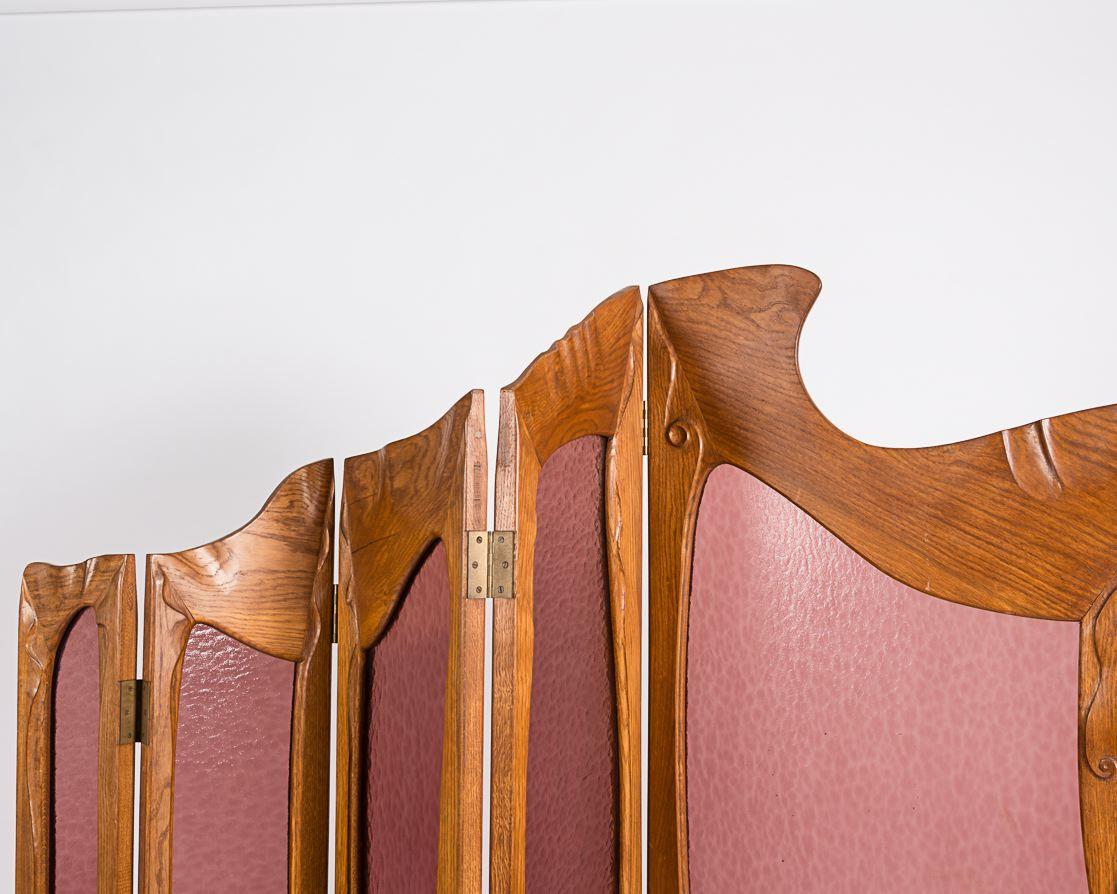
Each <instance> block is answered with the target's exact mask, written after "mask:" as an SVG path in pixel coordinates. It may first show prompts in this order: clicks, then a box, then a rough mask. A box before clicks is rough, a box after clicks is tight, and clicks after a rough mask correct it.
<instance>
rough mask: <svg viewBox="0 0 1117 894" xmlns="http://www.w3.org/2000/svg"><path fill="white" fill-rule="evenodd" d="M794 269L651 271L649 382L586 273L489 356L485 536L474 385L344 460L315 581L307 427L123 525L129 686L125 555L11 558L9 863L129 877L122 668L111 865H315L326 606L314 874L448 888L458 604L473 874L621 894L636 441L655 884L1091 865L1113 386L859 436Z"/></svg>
mask: <svg viewBox="0 0 1117 894" xmlns="http://www.w3.org/2000/svg"><path fill="white" fill-rule="evenodd" d="M819 288H820V285H819V281H818V279H817V278H816V277H815V276H814V275H813V274H811V273H809V272H807V271H805V270H801V269H799V268H794V267H755V268H743V269H739V270H731V271H724V272H721V273H713V274H706V275H703V276H697V277H689V278H686V279H681V280H675V281H672V282H668V283H663V284H660V285H658V286H654V287H653V288H652V289H651V297H650V299H649V320H650V332H649V350H648V355H649V370H648V385H649V401H648V409H649V412H647V413H644V412H643V409H644V404H643V399H642V394H643V369H642V361H643V344H642V339H643V307H642V304H641V301H640V297H639V293H638V291H637V290H636V289H635V288H630V289H626V290H623V291H621V292H618V293H617V294H615V295H614V296H612V297H611V298H609V299H608V300H606V301H605V302H603V303H602V304H601V305H600V306H598V307H597V308H596V309H595V310H594V311H593V312H592V313H591V314H590V315H589V316H588V317H586V319H585V320H583V321H582V322H581V323H580V324H578V325H577V326H575V327H574V328H572V329H571V330H570V331H569V332H568V333H567V334H566V336H565V337H564V338H562V339H560V340H559V341H558V342H556V343H555V344H554V345H553V346H552V347H551V348H550V349H549V350H548V351H546V352H545V353H543V354H541V355H540V356H539V357H538V358H537V359H536V360H535V361H534V362H533V363H532V364H531V365H530V366H529V367H528V368H527V370H526V371H525V372H524V373H523V375H521V376H520V378H519V379H517V380H516V381H515V382H514V383H513V384H511V385H509V386H508V387H506V388H504V389H503V390H502V391H501V397H500V418H499V437H498V444H497V456H496V480H495V482H494V483H495V520H494V522H493V530H488V529H487V528H488V520H487V480H486V477H487V448H486V443H485V429H484V406H483V403H484V402H483V396H482V394H481V393H480V392H477V391H474V392H470V393H468V394H466V395H465V396H464V397H463V398H462V399H461V400H459V401H458V402H457V403H456V404H455V405H454V406H453V407H452V408H451V409H450V410H449V412H447V413H446V414H445V415H444V416H443V417H442V418H441V419H440V420H438V421H437V422H436V423H435V424H434V425H432V426H431V427H430V428H428V429H426V430H425V431H423V432H421V433H419V434H417V435H414V436H412V437H409V438H405V439H403V440H400V441H396V442H394V443H392V444H389V445H388V446H386V447H384V448H382V449H380V450H378V451H376V452H374V453H368V454H364V455H361V456H356V457H351V458H349V459H347V460H346V462H345V469H344V476H343V483H344V488H343V493H342V511H341V523H340V535H339V536H340V543H341V548H340V550H339V584H338V586H337V587H334V586H333V583H332V582H333V549H332V546H333V466H332V462H331V461H323V462H319V463H314V464H312V465H309V466H306V467H304V468H302V469H299V470H298V471H296V472H294V473H293V474H291V475H290V476H288V478H286V479H285V480H284V481H283V482H282V483H281V484H280V486H279V487H278V488H277V489H276V491H275V493H274V494H273V495H272V496H271V498H269V500H268V501H267V503H266V504H265V506H264V508H263V509H262V510H261V512H260V513H259V515H257V516H256V518H254V519H253V520H252V521H251V522H249V523H248V524H247V525H246V526H245V527H243V528H242V529H240V530H239V531H237V532H235V533H233V534H230V535H229V536H227V537H224V538H222V539H220V540H217V541H214V542H213V543H210V544H208V545H206V546H203V547H198V548H196V549H191V550H185V551H182V552H178V553H173V554H166V555H154V556H149V557H148V566H147V593H146V603H145V626H144V630H145V638H144V671H145V673H144V678H145V679H144V680H143V681H142V687H140V686H139V685H137V683H136V681H133V680H131V677H132V675H133V673H134V669H135V574H134V571H135V570H134V561H133V559H132V557H130V556H105V557H100V558H98V559H92V560H90V561H88V562H86V563H85V564H84V565H76V566H69V567H66V568H55V567H53V566H47V565H31V566H28V569H27V571H26V572H25V575H24V581H23V591H22V597H21V602H20V640H19V702H18V727H17V737H18V748H17V752H18V756H17V761H18V767H17V773H18V777H17V782H18V784H17V840H16V855H17V860H16V865H17V870H16V873H17V884H16V888H17V891H19V892H21V894H22V892H33V894H47V892H51V891H56V892H67V891H73V890H80V891H87V890H91V889H92V887H93V886H94V879H95V880H96V881H95V884H96V887H97V890H99V891H101V892H105V894H107V892H110V891H111V892H125V891H128V890H129V889H130V886H131V854H132V840H131V831H130V830H131V816H132V794H133V793H132V761H133V752H132V748H131V745H130V742H131V740H132V738H134V732H132V731H130V729H129V727H130V721H135V720H137V719H138V717H137V715H138V714H139V713H140V710H141V708H140V705H141V701H140V700H139V698H138V697H137V695H136V694H137V693H138V692H140V691H142V692H143V693H144V699H143V714H144V715H145V719H144V722H143V723H141V724H139V727H140V730H141V732H142V740H143V745H144V752H143V756H142V761H141V764H142V766H141V771H142V772H141V797H140V817H141V824H140V828H141V836H140V838H141V840H140V851H139V866H140V890H141V891H143V892H145V894H148V892H169V891H172V890H174V891H176V892H179V894H182V892H191V891H238V892H240V891H245V892H248V891H268V892H270V891H275V890H282V889H283V888H284V887H286V888H287V890H289V891H296V892H319V891H323V890H325V888H326V877H327V859H328V855H327V832H328V830H327V816H328V806H329V805H328V800H327V799H328V779H327V776H328V769H327V768H328V762H329V753H328V752H329V746H328V743H329V737H330V717H329V708H330V705H329V695H328V693H329V684H330V631H331V625H332V622H333V621H334V620H336V622H337V639H338V640H339V643H338V704H337V710H338V716H337V802H336V805H337V847H336V855H335V857H336V867H335V868H336V878H337V887H338V890H339V891H342V892H346V894H358V892H366V891H377V892H392V894H399V892H405V894H407V892H429V891H431V890H437V891H440V892H467V894H476V892H478V891H480V889H481V882H482V869H481V866H482V856H483V848H484V847H485V846H486V842H484V841H483V840H482V832H481V816H482V800H483V795H484V792H483V791H482V788H483V784H482V765H483V750H484V746H483V739H484V736H483V705H484V695H485V694H484V672H485V664H484V662H485V654H484V640H485V618H486V605H492V619H493V647H492V657H491V660H492V665H491V667H492V693H491V703H492V744H491V789H490V792H489V797H490V806H491V838H490V841H489V842H488V843H487V846H488V847H489V854H490V884H491V890H492V891H493V892H494V894H507V892H515V894H520V892H531V894H536V892H540V894H556V892H557V894H561V892H566V891H570V892H578V894H583V892H589V894H592V892H602V894H604V892H614V891H615V892H623V894H635V892H637V891H639V890H640V889H641V859H640V858H641V853H640V806H641V805H640V788H641V778H640V720H641V711H640V666H641V664H640V633H641V631H640V611H641V600H640V590H641V564H640V562H641V524H642V522H641V511H642V505H641V484H642V480H641V464H642V459H641V454H642V453H643V452H649V453H650V456H649V477H648V481H649V494H650V508H649V554H650V572H651V573H650V593H651V605H650V612H649V615H650V632H649V635H650V655H649V663H650V680H649V703H650V717H649V730H650V741H649V780H648V792H649V840H648V852H647V859H648V886H649V890H650V891H651V892H653V894H667V892H686V891H694V892H702V894H707V892H722V891H729V890H734V891H736V890H741V891H746V890H758V891H759V890H762V891H780V890H784V891H795V892H809V891H841V890H849V891H862V890H880V891H885V890H887V891H895V890H904V891H958V890H1013V891H1020V892H1028V891H1036V892H1040V891H1052V890H1058V891H1064V890H1075V889H1081V888H1083V887H1084V886H1086V885H1087V884H1088V886H1089V890H1091V891H1093V892H1097V894H1100V892H1112V891H1113V890H1115V888H1117V843H1115V842H1117V798H1115V796H1114V794H1113V788H1112V786H1114V785H1117V782H1115V781H1113V780H1114V778H1115V777H1117V742H1115V737H1117V682H1115V679H1117V677H1115V674H1114V672H1113V665H1114V664H1115V662H1117V647H1115V646H1114V643H1115V642H1117V631H1115V629H1114V627H1115V625H1117V621H1115V620H1114V618H1115V617H1117V615H1115V614H1114V610H1112V609H1110V607H1109V601H1110V598H1109V597H1110V595H1111V594H1112V592H1113V590H1114V588H1115V587H1117V512H1115V511H1114V508H1113V507H1114V506H1115V505H1117V407H1107V408H1102V409H1096V410H1090V411H1087V412H1082V413H1075V414H1072V415H1069V416H1062V417H1057V418H1053V419H1048V420H1044V421H1042V422H1039V423H1035V424H1033V425H1028V426H1023V427H1020V428H1015V429H1010V430H1008V431H1004V432H1001V433H999V434H995V435H990V436H987V437H984V438H978V439H975V440H972V441H966V442H963V443H960V444H951V445H945V446H940V447H931V448H924V449H916V450H897V449H886V448H879V447H873V446H870V445H866V444H863V443H860V442H858V441H855V440H854V439H852V438H849V437H847V436H845V435H844V434H842V433H841V432H840V431H838V430H837V429H836V428H835V427H834V426H832V425H831V424H830V423H829V422H828V421H827V420H826V419H825V418H824V417H823V416H822V415H821V414H820V413H819V411H818V410H817V409H816V408H815V407H814V405H813V403H812V402H811V400H810V398H809V396H808V395H807V393H806V391H805V389H804V388H803V385H802V382H801V380H800V378H799V373H798V368H797V359H796V350H797V340H798V334H799V330H800V328H801V326H802V324H803V321H804V319H805V318H806V315H807V313H808V311H809V309H810V306H811V304H812V302H813V300H814V298H815V296H816V295H817V293H818V291H819ZM924 594H926V595H931V596H935V597H939V598H938V599H936V600H931V599H927V598H925V595H924ZM338 603H340V607H339V608H335V606H336V605H337V604H338ZM974 608H981V609H989V610H990V611H985V612H978V611H974V610H973V609H974ZM1068 622H1078V623H1077V624H1074V623H1068ZM94 668H96V671H94ZM1076 705H1077V707H1076ZM133 726H134V724H133ZM1075 754H1077V780H1076V778H1075V763H1076V762H1075V760H1074V757H1073V755H1075ZM1076 783H1077V790H1076ZM1076 791H1077V795H1076ZM94 815H95V816H96V817H97V820H96V822H95V823H94V822H93V821H92V820H91V817H93V816H94ZM1083 850H1084V852H1085V855H1086V859H1085V863H1084V864H1083V861H1082V858H1081V854H1082V852H1083Z"/></svg>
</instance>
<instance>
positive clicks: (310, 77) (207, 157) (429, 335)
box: [0, 0, 1117, 879]
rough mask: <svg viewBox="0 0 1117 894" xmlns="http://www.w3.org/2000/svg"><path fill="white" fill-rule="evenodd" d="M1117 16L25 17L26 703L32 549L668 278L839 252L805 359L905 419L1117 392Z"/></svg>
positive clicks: (17, 222)
mask: <svg viewBox="0 0 1117 894" xmlns="http://www.w3.org/2000/svg"><path fill="white" fill-rule="evenodd" d="M1115 26H1117V10H1115V8H1114V7H1112V5H1109V4H1101V3H1098V4H1090V3H1082V2H1070V3H1061V4H1050V3H1029V2H985V3H981V4H975V3H972V2H955V0H947V2H939V3H936V4H922V5H920V6H919V7H917V6H916V5H915V4H897V3H887V2H866V0H855V2H847V3H844V4H826V3H822V2H806V0H804V2H791V3H780V4H777V3H764V2H747V3H737V4H728V3H724V4H718V3H711V2H695V0H689V2H666V0H664V2H644V3H629V2H607V0H601V2H577V0H568V2H546V0H543V2H520V3H510V2H502V3H447V4H439V3H432V4H425V3H405V4H399V5H393V4H380V5H373V6H348V7H328V8H322V7H319V8H286V9H228V10H209V11H182V12H136V13H100V14H79V15H30V16H7V17H2V18H0V302H2V316H0V322H2V325H0V333H2V339H3V341H2V347H3V350H2V352H0V426H2V427H3V437H2V439H0V444H2V446H0V451H2V453H0V456H2V458H3V468H4V470H5V472H4V474H3V475H2V476H0V513H2V514H3V538H2V540H0V581H2V582H5V584H4V585H5V586H6V588H7V593H8V600H7V603H6V604H7V605H8V609H7V612H8V614H7V623H6V624H0V656H2V661H0V712H2V714H3V716H4V717H7V718H9V721H11V720H12V719H14V717H15V632H16V605H17V594H18V581H19V574H20V571H21V570H22V567H23V565H24V564H26V563H27V562H29V561H32V560H45V561H50V562H56V563H69V562H74V561H79V560H81V559H83V558H85V557H87V556H91V555H96V554H98V553H105V552H130V551H132V552H137V553H140V554H141V562H142V554H143V553H145V552H157V551H168V550H177V549H181V548H185V547H189V546H194V545H197V544H199V543H202V542H206V541H208V540H211V539H213V538H214V537H217V536H220V535H222V534H224V533H226V532H227V531H229V530H231V529H233V528H235V527H236V526H238V525H239V524H241V523H242V522H243V521H245V520H246V519H247V518H248V517H250V516H251V515H252V514H253V513H254V512H255V510H256V509H257V508H258V506H259V504H260V503H261V502H262V500H263V499H264V498H265V497H266V496H267V494H268V493H269V492H270V491H271V489H272V487H273V486H274V485H275V484H276V483H277V482H278V481H279V479H280V478H281V477H282V476H283V475H284V474H285V473H286V472H288V471H290V470H291V469H293V468H295V467H296V466H298V465H301V464H303V463H305V462H307V461H310V460H313V459H316V458H319V457H322V456H335V457H344V456H346V455H349V454H354V453H361V452H365V451H368V450H372V449H375V448H377V447H379V446H381V445H382V444H384V443H385V442H387V441H389V440H392V439H395V438H398V437H402V436H405V435H408V434H411V433H413V432H415V431H417V430H418V429H420V428H422V427H424V426H425V425H427V424H428V423H430V422H431V421H433V420H434V419H435V418H436V417H437V416H439V415H440V414H441V413H442V412H443V410H444V409H446V408H447V407H448V406H449V405H450V404H451V403H452V402H453V400H454V399H455V398H456V397H458V396H459V395H460V394H461V393H463V392H464V391H465V390H466V389H467V388H469V387H472V386H482V387H485V388H487V389H495V388H497V387H499V386H500V385H501V384H504V383H506V382H508V381H510V380H511V379H512V378H514V377H515V376H516V374H517V373H518V372H519V370H520V369H521V368H522V367H523V366H524V365H525V364H526V363H527V362H528V361H530V360H531V358H532V357H534V355H535V354H536V353H537V352H538V351H540V350H542V349H544V348H545V347H546V346H547V345H548V344H549V343H550V342H551V341H552V340H553V339H554V338H556V337H558V336H559V335H561V334H562V333H563V332H564V331H565V329H566V328H567V327H568V326H569V325H570V324H571V323H573V322H576V321H577V320H578V319H580V318H581V317H582V316H583V315H584V313H585V312H586V311H587V310H588V309H589V308H590V307H591V306H592V305H593V304H594V303H595V302H596V301H597V300H599V299H601V298H603V297H605V296H606V295H607V294H609V293H611V292H612V291H614V290H615V289H617V288H619V287H621V286H623V285H626V284H629V283H633V282H637V283H641V284H645V285H646V284H649V283H653V282H656V281H658V280H661V279H666V278H670V277H674V276H679V275H685V274H689V273H697V272H702V271H706V270H711V269H717V268H723V267H729V266H737V265H740V264H752V263H764V262H777V261H778V262H789V263H797V264H801V265H803V266H807V267H810V268H811V269H813V270H815V271H816V272H817V273H819V274H820V275H821V277H822V279H823V282H824V289H823V295H822V298H821V299H820V302H819V304H818V305H817V307H816V310H815V311H814V313H813V314H812V316H811V318H810V321H809V323H808V325H807V328H806V331H805V334H804V339H803V345H802V360H803V367H804V374H805V377H806V379H807V383H808V386H809V387H810V389H811V392H812V394H813V396H814V397H815V399H816V400H817V402H818V403H819V405H820V407H821V408H822V409H823V411H824V412H826V413H827V414H828V415H829V416H830V417H831V418H832V419H833V420H834V421H835V422H836V423H837V424H838V425H840V426H841V427H843V428H844V429H846V430H847V431H849V432H850V433H851V434H854V435H856V436H858V437H861V438H863V439H866V440H869V441H873V442H877V443H885V444H891V445H908V446H910V445H923V444H931V443H939V442H945V441H951V440H956V439H960V438H965V437H969V436H973V435H978V434H983V433H985V432H988V431H991V430H995V429H998V428H1003V427H1006V426H1010V425H1015V424H1020V423H1024V422H1028V421H1030V420H1032V419H1035V418H1039V417H1043V416H1047V415H1053V414H1056V413H1061V412H1068V411H1072V410H1078V409H1084V408H1086V407H1089V406H1094V405H1098V404H1104V403H1110V402H1114V401H1117V381H1115V377H1114V374H1113V371H1112V370H1113V364H1112V359H1111V342H1112V333H1113V330H1114V326H1115V325H1117V303H1115V302H1114V300H1113V295H1114V286H1113V284H1112V282H1111V276H1110V274H1109V267H1110V264H1109V261H1110V254H1111V246H1112V244H1113V242H1114V237H1115V236H1117V221H1115V217H1114V210H1113V209H1114V207H1115V198H1117V177H1115V176H1114V173H1113V159H1114V158H1115V157H1117V127H1115V121H1114V115H1113V111H1112V107H1113V85H1114V83H1117V81H1115V75H1117V56H1115V55H1114V53H1113V52H1112V35H1113V33H1114V27H1115ZM489 410H490V417H491V418H490V420H489V423H490V429H492V425H493V423H494V422H495V401H493V400H492V399H491V398H490V403H489ZM491 444H492V445H495V437H493V439H492V441H491ZM141 586H142V583H141ZM9 730H11V727H9ZM14 738H15V737H14V732H12V731H9V733H8V735H6V736H4V737H2V738H0V765H2V766H6V767H8V770H7V771H6V772H3V773H0V835H2V836H3V838H4V840H5V841H7V842H8V844H7V845H5V846H3V847H0V879H3V878H11V874H12V866H11V863H12V846H11V842H12V840H13V834H12V830H11V825H12V816H13V812H14V807H13V788H12V782H13V775H14V773H13V769H12V768H14V762H15V757H14V754H15V752H14V745H15V742H14Z"/></svg>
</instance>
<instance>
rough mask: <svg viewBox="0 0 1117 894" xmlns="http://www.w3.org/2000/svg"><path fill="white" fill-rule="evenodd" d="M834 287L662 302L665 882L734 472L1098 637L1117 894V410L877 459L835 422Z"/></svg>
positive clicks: (1107, 839)
mask: <svg viewBox="0 0 1117 894" xmlns="http://www.w3.org/2000/svg"><path fill="white" fill-rule="evenodd" d="M820 287H821V284H820V281H819V279H818V278H817V277H816V276H815V275H814V274H813V273H810V272H809V271H807V270H803V269H801V268H797V267H786V266H765V267H747V268H741V269H737V270H728V271H723V272H719V273H711V274H705V275H701V276H692V277H687V278H685V279H679V280H673V281H671V282H666V283H662V284H660V285H657V286H653V287H652V289H651V290H650V301H649V316H650V333H649V361H650V362H649V422H648V424H649V443H650V449H649V454H650V455H649V493H650V499H651V506H650V554H651V598H652V606H651V609H652V611H651V619H652V620H651V644H650V650H651V683H650V685H651V691H650V713H651V717H650V721H651V726H650V736H651V741H650V755H649V760H650V767H649V773H650V775H651V778H652V779H653V780H655V781H656V782H655V785H653V786H652V787H651V790H650V799H651V803H650V812H649V882H650V885H651V887H650V890H652V891H686V890H688V874H687V858H686V842H687V837H686V777H685V741H686V735H685V674H686V630H687V602H688V598H689V592H690V573H691V559H692V551H693V544H694V529H695V522H696V518H697V509H698V502H699V500H700V498H701V492H702V487H703V485H704V482H705V480H706V478H707V476H708V475H709V472H710V471H711V470H712V469H713V468H714V467H715V466H717V465H718V464H720V463H723V462H724V463H731V464H732V465H734V466H737V467H738V468H741V469H743V470H745V471H746V472H749V473H750V474H752V475H754V476H756V477H757V478H759V479H760V480H761V481H763V482H764V483H766V484H768V485H769V486H771V487H772V488H774V489H775V490H777V491H779V492H780V493H781V494H783V496H785V497H786V498H787V499H789V500H791V501H792V502H793V503H795V504H796V505H797V506H799V507H800V508H802V509H803V510H804V511H806V512H807V513H808V514H810V515H811V516H812V517H814V518H815V519H816V520H817V521H818V522H820V523H821V524H822V525H824V526H825V527H826V528H828V529H829V530H830V531H831V532H833V533H834V534H835V535H836V536H837V537H838V538H840V539H841V540H842V541H844V542H845V543H846V544H847V545H848V546H850V547H851V548H852V549H854V550H855V551H857V552H858V553H860V554H861V555H862V556H863V557H864V558H865V559H867V560H868V561H869V562H871V563H872V564H873V565H875V566H876V567H877V568H879V569H880V570H882V571H884V572H885V573H887V574H889V575H890V576H892V577H894V578H896V579H897V580H900V581H902V582H903V583H905V584H907V585H908V586H910V587H913V588H914V589H917V590H921V591H922V592H924V593H927V594H929V595H932V596H937V597H939V598H942V599H948V600H950V601H953V602H959V603H963V604H966V605H971V606H975V607H978V608H984V609H990V610H993V611H1000V612H1008V613H1011V614H1017V615H1024V616H1028V617H1036V618H1050V619H1056V620H1072V621H1078V620H1081V621H1082V631H1083V633H1082V639H1083V649H1082V656H1083V657H1082V671H1081V675H1082V685H1081V693H1082V694H1081V698H1080V702H1081V706H1080V717H1081V722H1080V730H1081V748H1080V752H1081V754H1080V779H1081V791H1082V806H1083V832H1084V839H1085V849H1086V859H1087V870H1088V874H1089V878H1090V886H1091V890H1092V891H1095V892H1101V891H1105V892H1107V894H1108V892H1112V891H1113V890H1115V886H1117V796H1115V794H1114V788H1113V786H1114V785H1117V782H1114V781H1112V780H1113V777H1114V775H1117V757H1115V755H1117V683H1115V682H1114V676H1113V665H1114V661H1115V659H1117V647H1115V646H1114V643H1115V642H1117V640H1115V639H1113V633H1114V631H1113V626H1114V623H1115V622H1114V620H1113V618H1111V617H1110V612H1111V611H1112V609H1110V608H1109V594H1110V593H1112V591H1113V589H1114V588H1115V586H1117V511H1115V510H1114V507H1115V506H1117V406H1109V407H1103V408H1099V409H1094V410H1087V411H1084V412H1080V413H1072V414H1069V415H1065V416H1059V417H1054V418H1051V419H1045V420H1042V421H1040V422H1036V423H1032V424H1031V425H1025V426H1020V427H1018V428H1013V429H1009V430H1007V431H1003V432H999V433H997V434H992V435H987V436H985V437H981V438H975V439H973V440H969V441H963V442H960V443H956V444H947V445H943V446H939V447H927V448H918V449H898V448H886V447H875V446H871V445H868V444H864V443H862V442H860V441H857V440H855V439H854V438H851V437H849V436H848V435H846V434H844V433H843V432H841V431H840V430H838V429H837V428H836V427H835V426H834V425H832V424H831V423H830V422H829V421H828V420H827V419H826V418H825V417H824V416H823V415H822V414H821V413H820V412H819V410H818V409H817V408H816V407H815V405H814V403H813V402H812V401H811V398H810V396H809V395H808V393H807V391H806V389H805V387H804V385H803V382H802V379H801V377H800V374H799V368H798V361H797V345H798V338H799V333H800V330H801V328H802V326H803V322H804V320H805V319H806V316H807V313H808V312H809V310H810V308H811V305H812V304H813V302H814V300H815V298H816V297H817V295H818V293H819V290H820Z"/></svg>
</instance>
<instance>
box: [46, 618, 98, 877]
mask: <svg viewBox="0 0 1117 894" xmlns="http://www.w3.org/2000/svg"><path fill="white" fill-rule="evenodd" d="M99 675H100V656H99V647H98V643H97V621H96V619H95V618H94V616H93V611H92V609H84V610H83V611H81V612H80V613H79V614H78V616H77V617H76V618H75V619H74V621H73V623H72V624H71V625H70V629H69V630H68V631H67V632H66V637H65V639H64V640H63V642H62V646H61V647H60V649H59V653H58V659H57V664H56V665H55V678H54V680H55V682H54V687H55V688H54V789H53V794H54V810H53V818H54V891H55V894H90V892H93V891H96V890H97V733H98V726H99V717H100V707H99V702H100V682H99V680H100V677H99Z"/></svg>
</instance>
